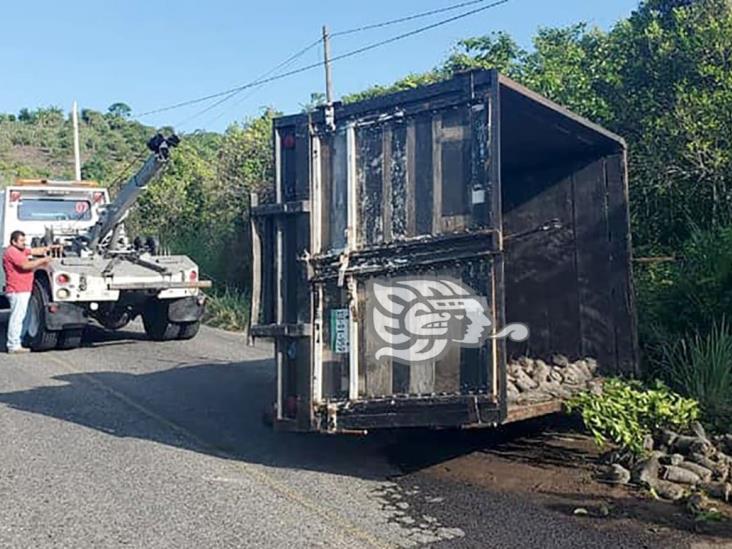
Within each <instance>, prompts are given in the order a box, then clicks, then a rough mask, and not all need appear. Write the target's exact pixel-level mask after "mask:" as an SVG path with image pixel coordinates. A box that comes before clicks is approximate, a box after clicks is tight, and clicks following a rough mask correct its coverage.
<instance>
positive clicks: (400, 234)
mask: <svg viewBox="0 0 732 549" xmlns="http://www.w3.org/2000/svg"><path fill="white" fill-rule="evenodd" d="M389 147H390V156H389V163H388V166H389V169H388V170H387V172H388V174H389V181H390V186H391V202H390V206H391V237H392V238H394V239H400V238H404V237H405V236H407V224H408V219H407V203H408V199H409V194H408V191H407V126H406V125H405V124H404V123H399V124H396V125H394V127H393V128H392V131H391V143H389ZM387 196H388V195H387Z"/></svg>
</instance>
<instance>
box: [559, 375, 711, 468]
mask: <svg viewBox="0 0 732 549" xmlns="http://www.w3.org/2000/svg"><path fill="white" fill-rule="evenodd" d="M567 407H568V410H569V411H570V412H573V411H579V412H580V414H581V415H582V421H583V422H584V424H585V426H586V427H587V429H589V431H590V432H591V433H592V436H593V437H594V438H595V441H596V442H597V444H598V445H600V446H601V445H604V444H605V443H607V442H608V440H609V441H612V442H614V443H615V444H618V445H620V446H622V447H623V448H626V449H628V450H630V451H631V452H633V453H634V454H636V455H641V454H642V453H643V438H644V436H645V435H648V434H653V433H655V432H656V431H658V430H659V429H663V428H671V429H683V428H684V427H687V426H688V425H689V424H690V423H691V422H692V421H694V420H695V419H697V417H698V416H699V406H698V404H697V402H696V401H694V400H692V399H688V398H684V397H682V396H680V395H679V394H677V393H674V392H673V391H671V390H670V389H669V388H668V387H667V386H666V385H664V384H663V383H662V382H660V381H658V382H656V383H655V384H654V385H653V386H652V387H650V388H646V387H644V386H643V385H642V384H641V383H640V382H639V381H625V380H622V379H619V378H610V379H607V380H606V381H605V384H604V388H603V392H602V394H599V395H598V394H593V393H589V392H587V393H581V394H579V395H577V396H575V397H574V398H572V399H571V400H570V401H569V402H568V404H567Z"/></svg>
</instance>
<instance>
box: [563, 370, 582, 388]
mask: <svg viewBox="0 0 732 549" xmlns="http://www.w3.org/2000/svg"><path fill="white" fill-rule="evenodd" d="M562 376H564V383H566V384H568V385H579V384H581V383H583V382H584V381H586V379H585V377H584V375H583V374H582V373H580V372H578V371H577V370H576V369H574V368H572V367H571V366H567V367H566V368H564V369H563V370H562Z"/></svg>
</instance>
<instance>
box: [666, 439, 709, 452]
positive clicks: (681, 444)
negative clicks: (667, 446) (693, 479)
mask: <svg viewBox="0 0 732 549" xmlns="http://www.w3.org/2000/svg"><path fill="white" fill-rule="evenodd" d="M671 447H672V448H673V450H674V451H675V452H678V453H679V454H690V453H694V452H696V453H699V454H704V455H705V456H708V455H710V453H713V452H714V447H713V446H712V443H711V442H709V441H708V440H706V439H703V438H700V437H697V436H686V435H678V436H677V437H676V439H675V440H674V442H673V444H672V445H671Z"/></svg>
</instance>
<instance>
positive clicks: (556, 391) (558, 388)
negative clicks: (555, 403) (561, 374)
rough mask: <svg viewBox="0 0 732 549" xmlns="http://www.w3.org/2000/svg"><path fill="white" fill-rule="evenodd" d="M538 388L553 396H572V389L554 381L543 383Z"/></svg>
mask: <svg viewBox="0 0 732 549" xmlns="http://www.w3.org/2000/svg"><path fill="white" fill-rule="evenodd" d="M539 389H540V390H542V391H544V392H545V393H548V394H550V395H552V396H553V397H554V398H569V397H571V396H572V391H570V390H569V389H567V388H566V387H563V386H562V385H560V384H559V383H556V382H554V381H552V382H548V383H543V384H542V385H541V386H540V387H539Z"/></svg>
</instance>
